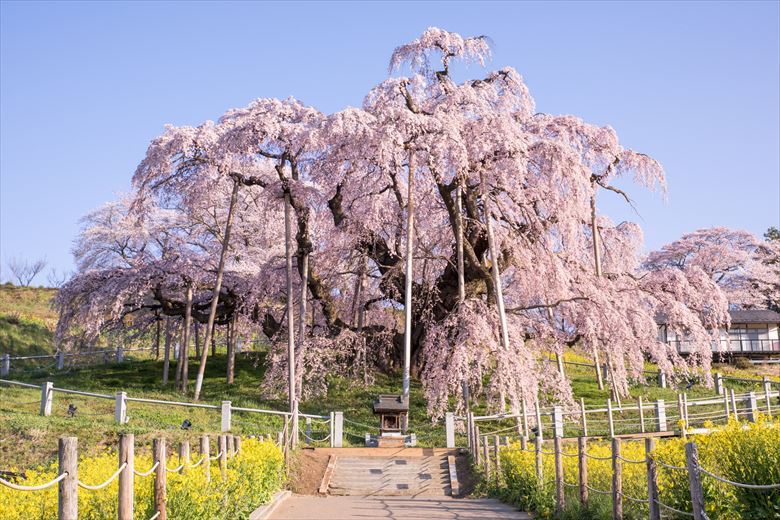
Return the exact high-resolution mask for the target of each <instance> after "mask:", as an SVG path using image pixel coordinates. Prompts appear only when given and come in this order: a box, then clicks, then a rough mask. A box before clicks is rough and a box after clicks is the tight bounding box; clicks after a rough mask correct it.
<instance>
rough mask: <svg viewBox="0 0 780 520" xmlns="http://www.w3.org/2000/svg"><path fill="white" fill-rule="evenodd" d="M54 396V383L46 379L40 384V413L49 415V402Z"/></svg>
mask: <svg viewBox="0 0 780 520" xmlns="http://www.w3.org/2000/svg"><path fill="white" fill-rule="evenodd" d="M53 398H54V383H52V382H51V381H46V382H45V383H43V385H41V415H42V416H44V417H48V416H49V415H51V403H52V400H53Z"/></svg>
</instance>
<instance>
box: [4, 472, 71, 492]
mask: <svg viewBox="0 0 780 520" xmlns="http://www.w3.org/2000/svg"><path fill="white" fill-rule="evenodd" d="M67 476H68V473H67V472H65V473H63V474H61V475H59V476H58V477H57V478H55V479H54V480H52V481H51V482H47V483H46V484H39V485H37V486H21V485H19V484H14V483H13V482H9V481H7V480H5V479H2V478H0V484H2V485H4V486H6V487H9V488H11V489H15V490H17V491H38V490H39V489H46V488H50V487H52V486H53V485H54V484H56V483H57V482H59V481H60V480H62V479H64V478H65V477H67Z"/></svg>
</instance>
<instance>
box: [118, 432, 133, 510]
mask: <svg viewBox="0 0 780 520" xmlns="http://www.w3.org/2000/svg"><path fill="white" fill-rule="evenodd" d="M122 464H127V467H125V469H124V471H122V472H121V473H120V474H119V520H133V491H134V490H133V481H134V480H135V474H134V473H133V471H134V470H135V435H133V434H132V433H123V434H120V435H119V465H120V466H121V465H122Z"/></svg>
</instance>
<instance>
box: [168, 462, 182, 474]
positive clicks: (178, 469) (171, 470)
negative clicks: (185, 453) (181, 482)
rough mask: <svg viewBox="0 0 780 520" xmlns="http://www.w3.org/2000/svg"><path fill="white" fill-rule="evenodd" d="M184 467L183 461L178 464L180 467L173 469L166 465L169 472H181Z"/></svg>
mask: <svg viewBox="0 0 780 520" xmlns="http://www.w3.org/2000/svg"><path fill="white" fill-rule="evenodd" d="M182 469H184V464H183V463H182V464H179V466H178V467H176V468H173V469H171V468H168V467H166V468H165V471H167V472H168V473H178V472H180V471H181V470H182Z"/></svg>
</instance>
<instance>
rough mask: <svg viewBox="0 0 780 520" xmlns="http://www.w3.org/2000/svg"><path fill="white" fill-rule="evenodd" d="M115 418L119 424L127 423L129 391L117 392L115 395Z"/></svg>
mask: <svg viewBox="0 0 780 520" xmlns="http://www.w3.org/2000/svg"><path fill="white" fill-rule="evenodd" d="M114 420H115V421H116V422H118V423H119V424H125V423H127V392H117V393H116V396H115V397H114Z"/></svg>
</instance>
